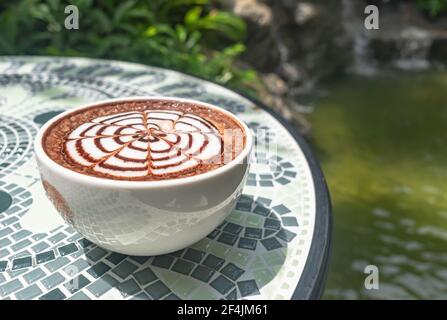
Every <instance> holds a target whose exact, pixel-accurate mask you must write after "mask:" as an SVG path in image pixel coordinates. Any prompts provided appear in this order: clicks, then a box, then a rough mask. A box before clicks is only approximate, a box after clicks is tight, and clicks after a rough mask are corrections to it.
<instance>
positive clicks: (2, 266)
mask: <svg viewBox="0 0 447 320" xmlns="http://www.w3.org/2000/svg"><path fill="white" fill-rule="evenodd" d="M7 266H8V261H0V272H3V271H5V270H6V267H7Z"/></svg>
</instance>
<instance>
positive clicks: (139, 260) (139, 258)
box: [129, 256, 149, 264]
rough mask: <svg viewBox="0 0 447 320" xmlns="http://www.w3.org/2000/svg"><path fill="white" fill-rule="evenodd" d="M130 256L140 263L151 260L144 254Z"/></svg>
mask: <svg viewBox="0 0 447 320" xmlns="http://www.w3.org/2000/svg"><path fill="white" fill-rule="evenodd" d="M129 258H130V259H132V260H133V261H135V262H136V263H139V264H143V263H145V262H146V261H147V260H149V257H144V256H141V257H140V256H130V257H129Z"/></svg>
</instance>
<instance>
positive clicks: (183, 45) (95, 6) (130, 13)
mask: <svg viewBox="0 0 447 320" xmlns="http://www.w3.org/2000/svg"><path fill="white" fill-rule="evenodd" d="M69 4H73V5H76V6H77V7H78V9H79V30H66V29H65V27H64V21H65V18H66V16H67V14H65V13H64V9H65V6H66V5H69ZM0 12H1V13H0V54H2V55H5V54H9V55H20V54H29V55H54V56H85V57H94V58H109V59H117V60H126V61H133V62H141V63H145V64H150V65H155V66H161V67H167V68H173V69H177V70H180V71H184V72H186V73H190V74H194V75H197V76H200V77H204V78H206V79H210V80H213V81H217V82H219V83H222V84H226V85H229V86H232V87H237V88H238V89H242V90H245V91H249V92H251V87H252V84H253V83H256V82H257V75H256V73H255V72H254V71H253V70H244V69H241V68H238V67H236V66H235V61H236V58H237V57H238V55H240V54H241V53H242V52H243V51H244V50H245V47H244V44H243V41H244V38H245V33H246V26H245V23H244V21H243V20H242V19H240V18H239V17H237V16H235V15H233V14H232V13H230V12H226V11H222V10H220V9H219V8H217V7H216V6H215V5H213V4H212V3H211V0H169V1H167V0H150V1H136V0H126V1H119V0H95V1H93V0H73V1H70V3H68V2H66V1H60V0H48V1H42V0H21V1H17V0H5V1H2V2H1V4H0Z"/></svg>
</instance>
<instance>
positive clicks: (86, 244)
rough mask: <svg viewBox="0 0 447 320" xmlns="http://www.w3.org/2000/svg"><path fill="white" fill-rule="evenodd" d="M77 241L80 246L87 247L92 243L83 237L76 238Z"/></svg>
mask: <svg viewBox="0 0 447 320" xmlns="http://www.w3.org/2000/svg"><path fill="white" fill-rule="evenodd" d="M78 243H79V245H80V246H81V248H87V247H89V246H91V245H92V244H93V243H92V242H91V241H89V240H87V239H85V238H82V239H80V240H78Z"/></svg>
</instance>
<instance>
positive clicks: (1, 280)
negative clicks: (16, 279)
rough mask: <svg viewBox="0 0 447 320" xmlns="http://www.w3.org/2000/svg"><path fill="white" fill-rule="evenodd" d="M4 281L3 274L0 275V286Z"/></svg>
mask: <svg viewBox="0 0 447 320" xmlns="http://www.w3.org/2000/svg"><path fill="white" fill-rule="evenodd" d="M5 281H6V278H5V276H4V275H3V274H1V273H0V284H2V283H3V282H5Z"/></svg>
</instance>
